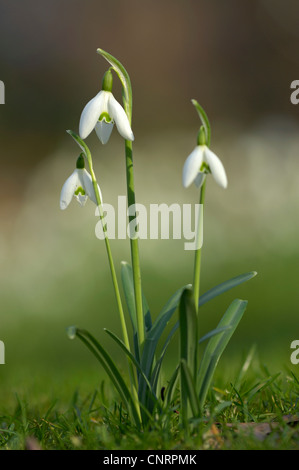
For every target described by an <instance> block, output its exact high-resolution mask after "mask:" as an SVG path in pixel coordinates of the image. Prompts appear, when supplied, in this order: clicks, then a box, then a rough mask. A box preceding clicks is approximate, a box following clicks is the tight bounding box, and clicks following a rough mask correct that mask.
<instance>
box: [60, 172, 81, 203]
mask: <svg viewBox="0 0 299 470" xmlns="http://www.w3.org/2000/svg"><path fill="white" fill-rule="evenodd" d="M79 184H80V181H79V177H78V170H75V171H74V172H73V173H72V174H71V176H69V177H68V179H67V180H66V182H65V183H64V185H63V186H62V190H61V193H60V209H61V210H64V209H66V208H67V207H68V205H69V203H70V202H71V200H72V197H73V195H74V193H75V191H76V189H77V188H78V185H79Z"/></svg>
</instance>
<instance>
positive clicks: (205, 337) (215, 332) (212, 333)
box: [198, 325, 232, 344]
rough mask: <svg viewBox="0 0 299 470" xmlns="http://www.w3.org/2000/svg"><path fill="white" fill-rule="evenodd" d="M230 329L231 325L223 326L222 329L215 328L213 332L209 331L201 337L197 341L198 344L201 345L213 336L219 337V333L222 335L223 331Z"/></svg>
mask: <svg viewBox="0 0 299 470" xmlns="http://www.w3.org/2000/svg"><path fill="white" fill-rule="evenodd" d="M231 328H232V327H231V325H227V326H223V327H222V328H215V329H214V330H211V331H209V332H208V333H207V334H206V335H204V336H202V337H201V338H200V339H199V340H198V344H200V343H203V342H204V341H206V340H207V339H210V338H212V337H213V336H216V335H219V333H222V332H223V331H225V330H230V329H231Z"/></svg>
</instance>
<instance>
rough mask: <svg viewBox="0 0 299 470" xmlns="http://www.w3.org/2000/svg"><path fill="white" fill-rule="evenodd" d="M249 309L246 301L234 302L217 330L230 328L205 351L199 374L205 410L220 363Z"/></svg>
mask: <svg viewBox="0 0 299 470" xmlns="http://www.w3.org/2000/svg"><path fill="white" fill-rule="evenodd" d="M246 307H247V301H246V300H239V299H236V300H234V301H233V302H232V303H231V305H230V306H229V308H228V309H227V311H226V312H225V314H224V315H223V317H222V319H221V320H220V322H219V324H218V326H217V329H218V328H223V327H226V326H229V327H230V328H229V329H228V330H226V331H223V333H220V334H219V335H217V336H213V337H212V338H211V339H210V340H209V342H208V344H207V346H206V349H205V351H204V355H203V357H202V361H201V364H200V367H199V372H198V381H197V389H198V390H199V402H200V408H201V409H202V408H203V405H204V402H205V399H206V396H207V393H208V390H209V388H210V385H211V382H212V379H213V376H214V372H215V369H216V367H217V364H218V361H219V359H220V357H221V355H222V353H223V351H224V349H225V348H226V346H227V344H228V342H229V341H230V339H231V337H232V335H233V334H234V332H235V330H236V328H237V326H238V324H239V322H240V320H241V318H242V316H243V314H244V312H245V309H246Z"/></svg>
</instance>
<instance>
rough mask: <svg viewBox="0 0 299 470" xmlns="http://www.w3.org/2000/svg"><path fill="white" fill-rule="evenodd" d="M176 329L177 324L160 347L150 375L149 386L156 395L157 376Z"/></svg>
mask: <svg viewBox="0 0 299 470" xmlns="http://www.w3.org/2000/svg"><path fill="white" fill-rule="evenodd" d="M178 327H179V322H177V323H176V324H175V325H174V327H173V328H172V329H171V331H170V333H169V335H168V336H167V338H166V341H165V343H164V345H163V347H162V350H161V353H160V357H159V359H157V361H156V363H155V367H154V370H153V372H152V375H151V384H152V387H153V390H154V391H155V393H156V390H157V383H158V378H159V375H160V370H161V366H162V362H163V359H164V356H165V354H166V351H167V348H168V346H169V343H170V341H171V339H172V337H173V335H174V333H175V332H176V331H177V329H178Z"/></svg>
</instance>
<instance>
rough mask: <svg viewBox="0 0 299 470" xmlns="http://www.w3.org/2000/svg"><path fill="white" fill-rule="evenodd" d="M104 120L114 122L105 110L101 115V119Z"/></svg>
mask: <svg viewBox="0 0 299 470" xmlns="http://www.w3.org/2000/svg"><path fill="white" fill-rule="evenodd" d="M103 120H105V121H106V122H112V119H111V117H110V116H109V114H108V113H106V111H104V112H103V113H102V114H101V116H100V117H99V121H103Z"/></svg>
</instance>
